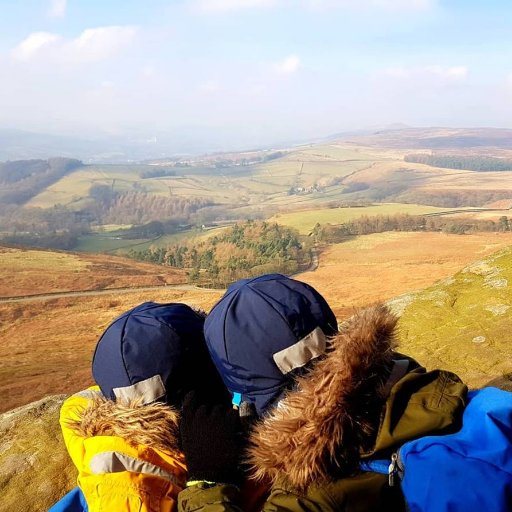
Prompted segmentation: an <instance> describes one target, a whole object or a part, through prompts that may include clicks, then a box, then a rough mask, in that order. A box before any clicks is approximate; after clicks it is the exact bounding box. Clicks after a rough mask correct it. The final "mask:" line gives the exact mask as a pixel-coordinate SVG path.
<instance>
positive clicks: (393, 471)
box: [388, 453, 398, 487]
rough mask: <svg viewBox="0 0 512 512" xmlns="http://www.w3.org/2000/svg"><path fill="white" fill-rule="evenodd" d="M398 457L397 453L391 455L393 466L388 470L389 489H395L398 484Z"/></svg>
mask: <svg viewBox="0 0 512 512" xmlns="http://www.w3.org/2000/svg"><path fill="white" fill-rule="evenodd" d="M397 461H398V455H397V454H396V453H393V454H391V464H390V465H389V468H388V484H389V487H394V486H395V485H396V484H397V483H398V466H397Z"/></svg>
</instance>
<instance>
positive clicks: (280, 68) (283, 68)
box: [274, 55, 301, 75]
mask: <svg viewBox="0 0 512 512" xmlns="http://www.w3.org/2000/svg"><path fill="white" fill-rule="evenodd" d="M300 66H301V63H300V59H299V57H298V56H297V55H289V56H288V57H286V59H284V60H282V61H280V62H277V63H276V64H274V69H275V70H276V71H277V72H278V73H280V74H283V75H290V74H292V73H295V72H296V71H298V70H299V68H300Z"/></svg>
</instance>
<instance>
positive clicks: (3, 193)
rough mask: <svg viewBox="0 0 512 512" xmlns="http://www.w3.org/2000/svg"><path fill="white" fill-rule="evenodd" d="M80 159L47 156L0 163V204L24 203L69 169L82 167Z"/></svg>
mask: <svg viewBox="0 0 512 512" xmlns="http://www.w3.org/2000/svg"><path fill="white" fill-rule="evenodd" d="M82 166H83V163H82V162H81V161H80V160H75V159H71V158H49V159H48V160H17V161H14V162H5V163H2V164H0V204H4V205H5V204H16V205H21V204H23V203H26V202H27V201H28V200H29V199H30V198H32V197H34V196H35V195H37V194H39V193H40V192H41V191H43V190H44V189H45V188H46V187H48V186H49V185H51V184H52V183H55V182H56V181H58V180H59V179H60V178H62V177H63V176H65V175H66V174H68V173H69V172H70V171H72V170H74V169H76V168H78V167H82Z"/></svg>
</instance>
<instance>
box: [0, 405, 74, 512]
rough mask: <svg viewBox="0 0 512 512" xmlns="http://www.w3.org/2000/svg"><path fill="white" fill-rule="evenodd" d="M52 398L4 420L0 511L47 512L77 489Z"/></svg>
mask: <svg viewBox="0 0 512 512" xmlns="http://www.w3.org/2000/svg"><path fill="white" fill-rule="evenodd" d="M64 398H65V397H64V395H57V396H50V397H47V398H44V399H43V400H39V401H38V402H34V403H32V404H29V405H26V406H23V407H19V408H17V409H14V410H12V411H10V412H7V413H4V414H2V415H0V495H1V499H0V511H4V510H5V511H9V512H18V511H19V512H22V511H23V512H27V511H33V512H39V511H46V510H48V508H49V507H50V506H52V505H53V504H54V503H55V502H56V501H58V500H59V499H60V498H61V497H62V496H63V495H64V494H66V493H67V492H68V491H69V490H70V489H71V488H73V487H74V486H75V485H76V477H77V471H76V469H75V467H74V466H73V463H72V462H71V459H70V458H69V455H68V453H67V451H66V447H65V446H64V440H63V439H62V435H61V431H60V426H59V410H60V407H61V405H62V402H63V400H64Z"/></svg>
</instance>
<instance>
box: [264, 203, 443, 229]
mask: <svg viewBox="0 0 512 512" xmlns="http://www.w3.org/2000/svg"><path fill="white" fill-rule="evenodd" d="M450 210H451V209H450V208H437V207H435V206H424V205H418V204H402V203H384V204H376V205H372V206H364V207H351V208H323V209H318V210H304V211H298V212H290V213H278V214H276V215H274V216H273V217H271V218H270V219H269V220H270V221H273V222H277V223H279V224H282V225H284V226H289V227H292V228H295V229H297V230H298V231H299V233H301V234H303V235H306V234H308V233H309V232H310V231H311V230H312V229H313V227H314V226H315V225H316V224H317V223H319V224H342V223H344V222H348V221H351V220H354V219H357V218H360V217H363V216H365V215H367V216H369V217H370V216H375V215H394V214H397V213H408V214H409V215H424V214H428V213H440V212H448V213H449V212H450Z"/></svg>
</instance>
